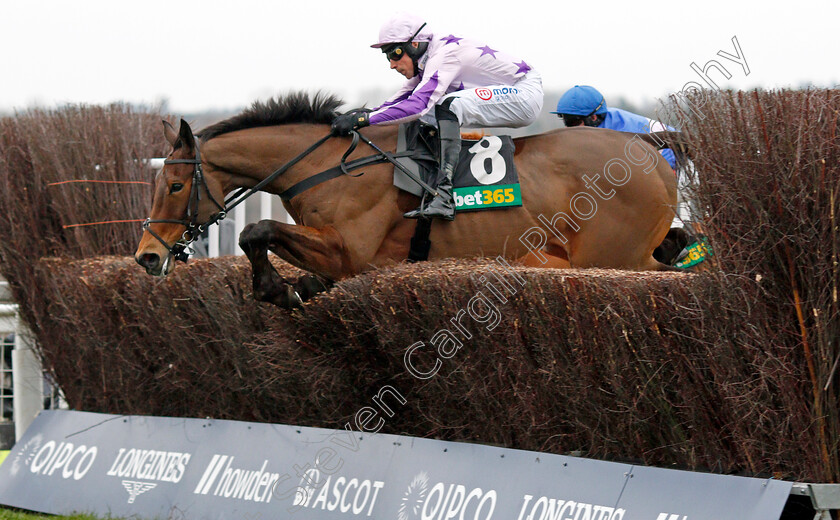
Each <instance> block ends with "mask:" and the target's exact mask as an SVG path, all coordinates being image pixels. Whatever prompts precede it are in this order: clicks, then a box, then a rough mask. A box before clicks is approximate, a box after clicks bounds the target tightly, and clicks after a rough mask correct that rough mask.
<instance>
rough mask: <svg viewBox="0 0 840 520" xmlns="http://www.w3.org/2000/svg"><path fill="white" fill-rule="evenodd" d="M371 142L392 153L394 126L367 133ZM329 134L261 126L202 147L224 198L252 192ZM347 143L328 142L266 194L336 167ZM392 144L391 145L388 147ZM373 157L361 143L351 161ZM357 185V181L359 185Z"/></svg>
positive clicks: (319, 128)
mask: <svg viewBox="0 0 840 520" xmlns="http://www.w3.org/2000/svg"><path fill="white" fill-rule="evenodd" d="M371 130H372V132H371V135H372V138H373V141H374V142H378V143H380V145H381V146H383V148H385V149H389V148H390V149H392V148H393V143H392V141H395V136H396V129H395V128H381V129H371ZM328 131H329V128H328V127H327V126H326V125H310V124H290V125H282V126H274V127H260V128H252V129H248V130H242V131H239V132H233V133H230V134H222V135H220V136H217V137H215V138H213V139H211V140H209V141H207V142H206V143H205V144H204V149H203V150H202V152H203V153H204V154H205V160H206V161H207V162H208V163H210V164H211V165H212V168H213V170H214V171H217V172H218V174H219V176H220V182H221V184H222V186H223V189H224V191H225V194H227V193H230V192H232V191H234V190H236V189H238V188H241V187H246V188H250V187H253V186H255V185H257V184H258V183H259V182H261V181H262V180H263V179H265V178H266V177H268V176H269V175H271V174H272V173H274V172H275V171H276V170H277V169H279V168H281V167H283V166H284V165H286V164H287V163H288V162H289V161H291V160H293V159H295V158H296V157H298V155H300V154H302V153H303V152H304V151H305V150H306V149H307V148H309V147H310V146H312V145H313V144H314V143H315V142H317V141H318V139H320V138H322V137H323V136H324V135H326V133H327V132H328ZM349 145H350V141H349V140H347V139H329V140H327V141H326V142H325V143H323V145H321V146H320V147H319V148H318V149H316V150H314V151H312V153H310V154H309V155H307V156H305V157H303V158H301V159H300V162H299V163H298V164H296V165H295V166H294V167H292V168H291V169H289V171H288V172H286V173H284V174H283V175H281V176H279V177H278V178H276V179H275V180H273V181H272V182H271V184H270V185H268V186H266V188H265V189H264V191H268V192H270V193H275V194H276V193H280V192H282V191H283V190H285V189H288V188H289V187H291V186H293V185H294V184H296V183H297V182H300V181H301V180H303V179H306V178H308V177H310V176H312V175H314V174H316V173H318V172H320V171H323V170H326V169H329V168H332V167H334V166H338V164H339V163H340V160H341V157H342V155H343V154H344V152H345V151H347V148H348V146H349ZM389 145H391V146H389ZM372 153H374V151H373V150H372V149H370V148H369V147H368V146H367V145H365V144H360V145H359V146H358V148H357V151H356V152H355V153H354V154H353V155H352V156H351V157H352V158H356V157H361V156H364V155H370V154H372ZM357 184H358V183H357Z"/></svg>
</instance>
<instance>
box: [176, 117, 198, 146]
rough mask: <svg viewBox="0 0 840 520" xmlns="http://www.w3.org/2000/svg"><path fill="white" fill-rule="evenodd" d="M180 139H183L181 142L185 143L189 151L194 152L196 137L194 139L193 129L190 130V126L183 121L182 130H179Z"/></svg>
mask: <svg viewBox="0 0 840 520" xmlns="http://www.w3.org/2000/svg"><path fill="white" fill-rule="evenodd" d="M178 137H179V138H181V142H182V143H184V146H186V147H187V148H188V149H190V150H192V149H193V148H195V137H193V133H192V128H190V124H189V123H187V122H186V121H184V120H183V119H181V128H180V129H179V130H178Z"/></svg>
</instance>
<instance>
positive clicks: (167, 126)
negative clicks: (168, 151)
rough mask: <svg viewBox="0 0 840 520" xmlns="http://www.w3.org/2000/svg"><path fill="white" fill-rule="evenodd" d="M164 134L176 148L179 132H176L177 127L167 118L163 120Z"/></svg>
mask: <svg viewBox="0 0 840 520" xmlns="http://www.w3.org/2000/svg"><path fill="white" fill-rule="evenodd" d="M163 136H164V137H166V141H167V142H168V143H169V144H170V145H171V146H172V147H173V148H175V142H176V141H177V140H178V132H176V131H175V127H174V126H172V124H171V123H170V122H169V121H167V120H165V119H164V120H163Z"/></svg>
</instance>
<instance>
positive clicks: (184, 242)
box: [134, 119, 224, 276]
mask: <svg viewBox="0 0 840 520" xmlns="http://www.w3.org/2000/svg"><path fill="white" fill-rule="evenodd" d="M163 127H164V128H163V133H164V135H165V136H166V140H167V141H169V144H171V145H172V152H170V154H169V156H168V157H167V158H166V160H165V161H164V166H163V169H161V171H160V172H159V173H158V174H157V176H156V177H155V190H154V199H153V200H152V209H151V211H150V212H149V218H148V219H146V222H145V223H144V224H143V230H144V231H143V237H142V238H141V240H140V244H139V245H138V246H137V252H136V253H134V259H135V260H136V261H137V263H138V264H140V265H141V266H143V267H144V268H145V269H146V272H147V273H149V274H152V275H156V276H165V275H167V274H168V273H169V272H170V271H172V268H173V267H174V265H175V260H182V261H186V259H187V253H186V249H187V248H188V247H189V245H190V243H192V242H193V241H194V240H196V239H197V238H198V236H199V235H200V234H201V233H202V232H203V231H204V229H205V228H206V227H207V226H208V225H209V224H211V223H214V222H216V221H217V220H220V219H221V218H224V206H223V203H224V194H223V193H222V187H221V186H220V185H219V183H218V182H217V181H215V180H214V179H213V178H212V177H206V176H205V175H204V173H203V171H202V167H201V153H200V149H199V141H198V140H197V139H196V138H195V136H193V132H192V129H191V128H190V125H189V124H187V122H186V121H184V120H183V119H182V120H181V128H180V129H179V131H177V132H176V131H175V128H174V127H173V126H172V125H171V124H169V123H168V122H167V121H164V122H163Z"/></svg>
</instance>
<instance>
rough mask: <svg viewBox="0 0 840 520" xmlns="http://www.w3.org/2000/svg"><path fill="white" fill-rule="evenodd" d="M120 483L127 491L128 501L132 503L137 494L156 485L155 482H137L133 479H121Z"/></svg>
mask: <svg viewBox="0 0 840 520" xmlns="http://www.w3.org/2000/svg"><path fill="white" fill-rule="evenodd" d="M122 485H123V487H124V488H125V490H126V491H128V503H129V504H133V503H134V499H136V498H137V495H140V494H142V493H145V492H146V491H148V490H150V489H152V488H155V487H157V484H154V483H152V482H137V481H134V480H123V481H122Z"/></svg>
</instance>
